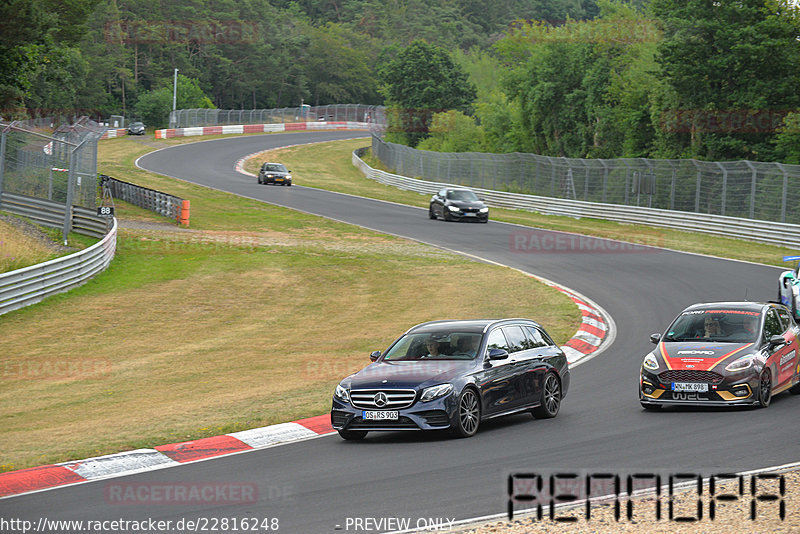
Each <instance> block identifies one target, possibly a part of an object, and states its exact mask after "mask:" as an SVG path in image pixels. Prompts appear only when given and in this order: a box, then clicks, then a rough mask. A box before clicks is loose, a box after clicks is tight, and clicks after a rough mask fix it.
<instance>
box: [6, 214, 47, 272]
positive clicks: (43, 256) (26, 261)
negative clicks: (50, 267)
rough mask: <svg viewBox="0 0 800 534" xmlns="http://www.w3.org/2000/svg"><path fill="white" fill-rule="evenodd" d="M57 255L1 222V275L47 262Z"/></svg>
mask: <svg viewBox="0 0 800 534" xmlns="http://www.w3.org/2000/svg"><path fill="white" fill-rule="evenodd" d="M55 256H56V255H55V254H54V253H53V252H52V251H51V250H50V249H48V248H47V247H46V246H44V245H42V244H41V243H39V242H38V241H36V240H35V239H31V238H30V237H28V236H26V235H25V234H23V233H22V232H20V231H19V230H18V229H16V228H15V227H14V226H12V225H11V224H9V223H7V222H5V221H0V273H4V272H7V271H13V270H15V269H20V268H22V267H27V266H28V265H35V264H37V263H41V262H43V261H47V260H49V259H51V258H53V257H55Z"/></svg>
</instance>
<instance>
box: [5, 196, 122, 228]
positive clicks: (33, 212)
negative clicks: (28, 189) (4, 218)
mask: <svg viewBox="0 0 800 534" xmlns="http://www.w3.org/2000/svg"><path fill="white" fill-rule="evenodd" d="M66 209H67V207H66V206H65V205H64V204H62V203H60V202H56V201H53V200H46V199H43V198H34V197H29V196H26V195H18V194H15V193H6V192H3V193H0V210H2V211H7V212H9V213H13V214H15V215H22V216H23V217H26V218H28V219H31V220H32V221H34V222H35V223H37V224H41V225H42V226H47V227H51V228H62V227H63V226H64V213H65V212H66ZM71 213H72V218H71V219H72V220H71V222H70V228H71V229H72V231H73V232H76V233H79V234H82V235H88V236H90V237H96V238H98V239H100V238H101V237H103V236H104V235H106V232H108V223H109V221H108V219H105V218H103V217H98V216H97V214H96V213H95V212H94V211H93V210H90V209H88V208H83V207H80V206H72V210H71Z"/></svg>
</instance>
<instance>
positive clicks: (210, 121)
mask: <svg viewBox="0 0 800 534" xmlns="http://www.w3.org/2000/svg"><path fill="white" fill-rule="evenodd" d="M384 109H385V108H384V107H383V106H367V105H364V104H334V105H330V106H300V107H293V108H274V109H243V110H238V109H178V110H175V111H172V112H170V114H169V127H170V128H193V127H196V126H225V125H230V124H285V123H292V122H315V121H327V122H347V121H350V122H367V123H374V124H384V123H385V112H384Z"/></svg>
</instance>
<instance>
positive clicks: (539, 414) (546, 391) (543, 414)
mask: <svg viewBox="0 0 800 534" xmlns="http://www.w3.org/2000/svg"><path fill="white" fill-rule="evenodd" d="M559 408H561V384H559V383H558V377H556V375H555V374H553V373H547V375H545V377H544V384H542V398H541V404H540V405H539V406H538V407H536V408H534V409H533V410H531V413H532V414H533V416H534V417H535V418H536V419H550V418H551V417H555V416H556V415H558V410H559Z"/></svg>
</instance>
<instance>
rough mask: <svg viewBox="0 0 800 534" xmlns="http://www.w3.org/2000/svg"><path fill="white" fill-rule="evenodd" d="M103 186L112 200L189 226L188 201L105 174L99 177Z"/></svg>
mask: <svg viewBox="0 0 800 534" xmlns="http://www.w3.org/2000/svg"><path fill="white" fill-rule="evenodd" d="M100 180H101V183H102V184H103V186H105V187H107V188H108V190H109V191H110V192H111V196H112V197H113V198H116V199H119V200H124V201H125V202H129V203H131V204H133V205H134V206H139V207H140V208H144V209H146V210H150V211H153V212H155V213H158V214H159V215H163V216H164V217H167V218H169V219H173V220H175V221H177V222H179V223H181V224H183V225H187V226H188V224H189V201H188V200H184V199H182V198H179V197H176V196H173V195H170V194H168V193H162V192H161V191H156V190H155V189H149V188H147V187H142V186H140V185H136V184H132V183H129V182H123V181H122V180H117V179H116V178H112V177H111V176H107V175H105V174H101V175H100Z"/></svg>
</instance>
